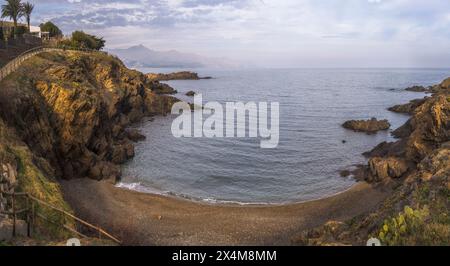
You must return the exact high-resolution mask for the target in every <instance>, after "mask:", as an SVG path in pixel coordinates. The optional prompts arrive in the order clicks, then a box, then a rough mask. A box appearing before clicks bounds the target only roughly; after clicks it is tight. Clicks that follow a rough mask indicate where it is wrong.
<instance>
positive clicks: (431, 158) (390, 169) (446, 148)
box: [295, 78, 450, 245]
mask: <svg viewBox="0 0 450 266" xmlns="http://www.w3.org/2000/svg"><path fill="white" fill-rule="evenodd" d="M431 88H432V91H433V95H432V96H431V97H427V98H425V99H420V100H415V101H412V102H411V103H409V104H407V105H400V106H397V107H394V108H392V110H393V111H401V112H405V113H409V114H411V115H412V117H411V119H410V120H409V121H408V122H407V123H406V124H405V125H403V126H402V127H400V128H399V129H397V130H395V131H394V132H393V134H394V136H396V137H397V138H399V140H398V141H396V142H392V143H386V142H384V143H381V144H380V145H378V146H377V147H375V148H374V149H373V150H372V151H370V152H367V153H365V156H367V157H369V161H368V164H367V165H363V166H360V168H359V169H357V170H356V171H353V174H355V175H356V177H357V178H359V179H360V180H364V181H366V182H369V183H372V184H376V185H378V186H389V185H391V186H394V187H395V190H394V192H393V193H392V195H391V196H390V197H389V198H388V199H387V200H385V201H384V202H383V203H382V204H381V205H380V206H379V207H378V209H377V210H376V211H375V212H371V213H369V214H367V215H364V216H362V217H357V218H355V219H352V220H351V221H329V222H328V223H326V224H325V225H323V226H321V227H317V228H315V229H312V230H307V231H304V232H303V233H302V234H300V235H299V236H298V238H297V240H296V241H295V243H297V244H301V245H348V244H353V245H355V244H356V245H364V244H365V241H367V239H369V238H370V237H377V238H379V239H380V240H381V242H382V243H383V244H384V245H449V244H450V219H449V213H450V197H449V196H450V179H449V178H450V78H449V79H446V80H445V81H443V82H442V83H441V84H439V85H436V86H432V87H431Z"/></svg>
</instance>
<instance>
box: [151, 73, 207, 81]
mask: <svg viewBox="0 0 450 266" xmlns="http://www.w3.org/2000/svg"><path fill="white" fill-rule="evenodd" d="M146 77H147V78H148V79H150V80H152V81H169V80H200V79H211V77H199V75H198V74H197V73H194V72H189V71H182V72H176V73H169V74H161V73H160V74H155V73H148V74H147V75H146Z"/></svg>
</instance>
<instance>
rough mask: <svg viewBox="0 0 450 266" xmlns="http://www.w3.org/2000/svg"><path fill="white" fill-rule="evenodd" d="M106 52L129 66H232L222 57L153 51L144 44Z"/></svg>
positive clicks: (172, 51) (173, 51)
mask: <svg viewBox="0 0 450 266" xmlns="http://www.w3.org/2000/svg"><path fill="white" fill-rule="evenodd" d="M108 52H110V53H111V54H115V55H117V56H118V57H119V58H120V59H122V60H123V61H124V62H125V64H126V65H127V66H129V67H152V68H164V67H170V68H198V67H212V68H224V67H234V65H233V64H231V63H227V62H226V60H224V59H218V58H207V57H202V56H199V55H196V54H190V53H182V52H179V51H175V50H170V51H155V50H152V49H149V48H147V47H145V46H144V45H137V46H132V47H130V48H126V49H109V50H108Z"/></svg>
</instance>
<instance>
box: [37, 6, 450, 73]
mask: <svg viewBox="0 0 450 266" xmlns="http://www.w3.org/2000/svg"><path fill="white" fill-rule="evenodd" d="M33 2H35V4H36V14H35V16H34V18H33V22H34V23H39V22H41V21H44V20H52V21H54V22H55V23H57V24H58V25H61V27H62V28H63V30H64V31H65V32H66V33H68V32H71V31H73V30H75V29H79V28H81V29H83V30H86V31H89V32H92V33H95V34H100V35H102V36H104V37H105V39H106V40H107V45H108V46H109V47H113V48H114V47H121V46H128V45H132V44H141V43H143V44H146V45H147V46H149V47H152V48H155V49H178V50H184V51H187V52H195V53H199V54H206V55H214V56H215V55H221V56H229V57H233V59H239V60H242V61H252V62H255V63H258V64H263V63H266V64H274V65H278V64H280V65H282V64H286V65H288V64H289V65H295V64H299V65H302V62H305V61H309V60H310V59H309V58H310V57H311V55H314V56H315V57H316V58H319V59H320V58H323V59H321V60H319V59H318V60H317V61H318V62H319V61H320V64H322V65H326V64H328V63H329V61H328V60H327V59H326V58H329V59H330V60H334V61H333V64H338V63H339V62H337V61H336V60H343V59H345V58H351V60H350V61H354V62H358V57H363V55H364V53H370V54H372V55H373V56H374V58H373V59H374V61H378V59H379V58H384V59H386V61H387V60H388V59H389V61H392V60H393V58H392V57H394V58H396V59H397V62H398V64H399V65H408V64H410V63H411V62H415V61H414V58H415V57H416V55H415V54H420V53H421V51H423V49H426V50H428V51H432V53H433V58H438V57H439V56H437V55H438V54H441V55H442V56H443V58H444V57H446V56H449V52H448V51H447V50H449V49H448V47H450V46H449V45H450V2H449V1H448V0H429V1H421V0H345V1H343V0H322V1H316V0H241V1H237V0H229V1H227V0H164V1H163V0H112V1H107V0H90V1H87V0H66V1H60V0H58V1H57V0H34V1H33ZM61 2H63V3H61ZM369 49H370V50H369ZM375 54H376V55H375ZM375 56H376V58H375ZM447 58H448V57H447ZM375 59H376V60H375ZM394 61H395V60H394ZM427 62H429V61H427ZM341 63H342V62H341ZM366 63H367V58H366V56H364V59H361V60H360V64H366ZM342 64H343V63H342ZM436 64H443V63H442V62H436ZM446 64H447V65H449V63H446Z"/></svg>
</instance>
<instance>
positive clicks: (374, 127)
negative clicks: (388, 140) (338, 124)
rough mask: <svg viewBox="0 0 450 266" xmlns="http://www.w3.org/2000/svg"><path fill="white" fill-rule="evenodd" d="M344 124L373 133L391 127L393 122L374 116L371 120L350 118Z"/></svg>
mask: <svg viewBox="0 0 450 266" xmlns="http://www.w3.org/2000/svg"><path fill="white" fill-rule="evenodd" d="M342 126H343V127H344V128H347V129H351V130H354V131H358V132H366V133H369V134H372V133H376V132H377V131H380V130H387V129H389V128H390V127H391V124H390V123H389V121H387V120H381V121H378V120H377V119H376V118H372V119H370V120H350V121H347V122H345V123H344V124H343V125H342Z"/></svg>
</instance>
